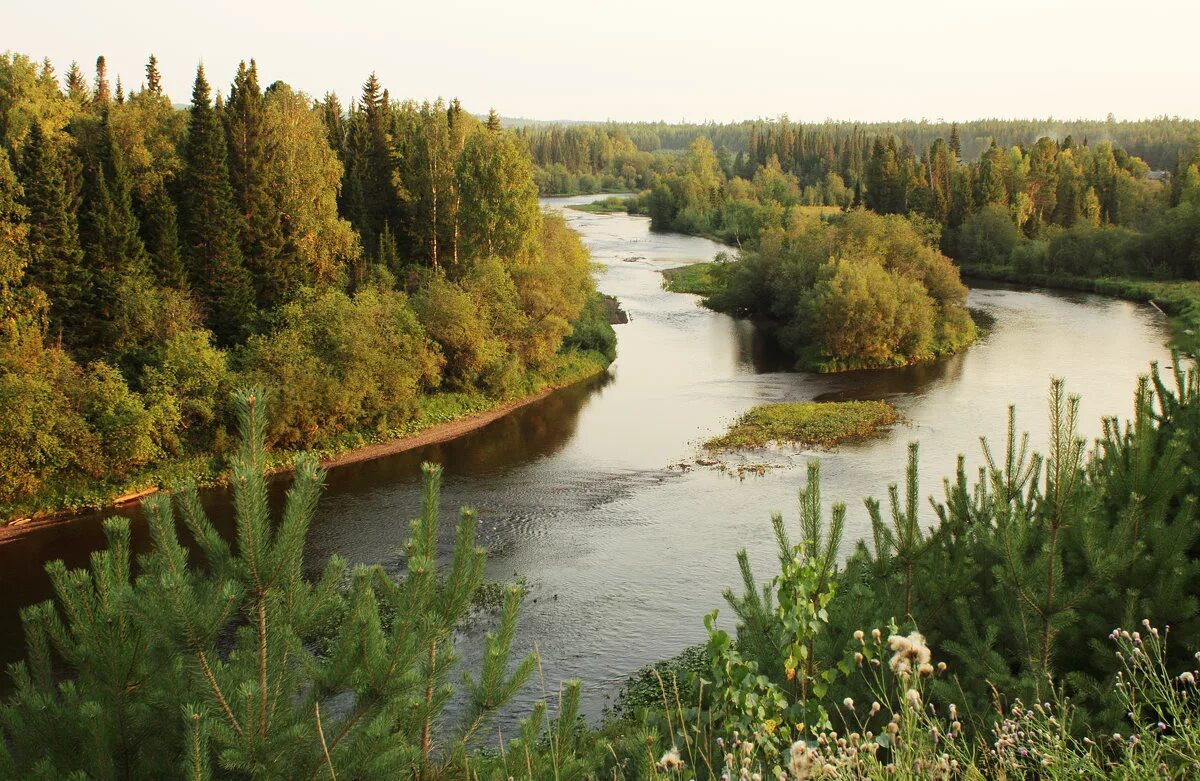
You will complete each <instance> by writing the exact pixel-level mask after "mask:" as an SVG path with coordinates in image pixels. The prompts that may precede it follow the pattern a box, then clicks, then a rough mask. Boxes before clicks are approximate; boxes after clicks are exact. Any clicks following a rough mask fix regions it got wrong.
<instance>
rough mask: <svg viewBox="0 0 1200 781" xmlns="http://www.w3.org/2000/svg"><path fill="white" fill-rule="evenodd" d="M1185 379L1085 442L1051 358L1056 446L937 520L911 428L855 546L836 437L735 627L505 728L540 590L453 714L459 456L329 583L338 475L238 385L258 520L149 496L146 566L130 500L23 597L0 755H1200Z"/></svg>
mask: <svg viewBox="0 0 1200 781" xmlns="http://www.w3.org/2000/svg"><path fill="white" fill-rule="evenodd" d="M1173 380H1174V382H1173V383H1169V381H1168V382H1164V381H1163V380H1162V379H1161V377H1160V376H1159V374H1158V373H1157V371H1156V372H1154V373H1153V374H1152V375H1150V376H1148V377H1144V378H1142V379H1141V381H1140V382H1139V384H1138V386H1137V392H1136V394H1135V402H1134V412H1133V418H1132V420H1130V421H1129V422H1127V423H1125V424H1123V425H1122V424H1119V423H1118V422H1117V421H1116V420H1112V421H1109V422H1108V423H1107V424H1106V426H1105V431H1104V436H1103V437H1102V438H1101V439H1099V440H1098V441H1097V442H1096V443H1095V444H1094V445H1093V446H1092V447H1091V448H1089V447H1088V446H1087V444H1086V443H1085V442H1084V441H1083V440H1082V439H1080V438H1078V437H1077V436H1076V434H1075V429H1074V426H1075V419H1076V415H1077V408H1078V405H1077V400H1076V399H1074V398H1071V397H1069V396H1067V394H1066V391H1065V388H1064V387H1063V384H1062V383H1061V382H1059V381H1055V382H1054V383H1053V385H1052V387H1051V393H1050V416H1051V433H1050V440H1049V442H1048V443H1047V445H1048V447H1047V450H1046V452H1045V454H1044V455H1042V454H1038V453H1034V452H1033V451H1031V450H1030V449H1029V443H1028V440H1027V438H1026V437H1021V436H1019V435H1018V434H1017V431H1016V423H1015V416H1014V417H1013V418H1012V419H1011V422H1010V427H1009V431H1008V433H1007V436H1006V438H1005V439H1004V440H1003V442H1002V443H1001V446H1000V448H999V449H998V450H997V449H994V448H993V447H991V446H989V445H988V444H987V442H986V440H985V442H984V446H983V454H984V463H983V466H982V467H981V468H980V469H979V471H978V478H977V481H976V482H975V483H974V485H972V484H971V482H970V480H969V478H968V470H967V466H966V463H965V459H961V458H960V462H959V468H958V473H957V476H956V477H953V478H950V479H947V480H946V481H945V496H944V497H943V499H942V500H940V501H937V500H934V499H932V497H931V498H930V500H929V504H930V509H931V510H932V518H930V519H929V520H928V522H923V521H922V518H921V515H922V512H921V508H920V505H921V499H920V487H919V485H918V483H917V451H916V447H915V445H914V446H913V447H912V448H911V449H910V459H909V463H908V467H907V470H906V478H905V481H904V485H903V489H901V488H900V487H899V486H897V485H893V486H891V488H890V489H889V504H890V512H887V513H885V511H884V509H883V507H882V505H881V503H880V502H878V501H876V500H873V499H868V500H867V501H866V507H867V511H868V513H869V515H870V517H871V522H872V527H873V538H874V544H873V545H872V546H871V547H868V546H867V545H866V543H865V542H860V543H858V545H857V546H856V547H855V549H854V552H853V553H852V554H851V555H850V557H849V559H848V560H847V561H845V563H844V564H842V563H839V562H841V561H842V559H841V543H842V534H843V529H844V522H845V517H846V508H845V506H844V505H842V504H834V505H833V507H832V510H831V512H830V514H829V516H828V517H825V514H824V512H823V503H822V498H821V492H820V475H819V468H818V464H817V463H816V462H814V463H813V464H812V465H810V467H809V474H808V480H807V483H806V485H805V486H804V488H803V489H802V490H801V492H800V502H799V505H800V509H799V524H798V526H797V527H796V528H795V529H794V530H793V529H792V528H789V527H790V524H787V523H785V522H784V520H783V517H782V516H780V515H776V516H775V517H774V518H773V519H772V526H773V528H774V533H775V537H776V539H777V542H778V546H779V567H780V569H779V572H778V574H776V575H774V576H773V577H772V578H771V579H770V580H768V581H766V582H765V583H760V582H759V581H758V580H757V578H756V577H755V574H754V572H753V571H752V568H751V566H750V564H749V560H748V558H747V556H746V553H745V552H744V551H741V552H739V553H738V562H739V564H740V567H741V571H742V575H743V579H744V584H743V587H744V591H743V592H742V593H738V592H736V591H734V590H732V589H729V590H727V591H726V594H725V598H726V600H727V602H728V603H729V606H730V607H731V609H732V611H733V613H734V615H735V616H736V618H737V621H736V628H735V629H734V631H733V632H732V633H731V632H730V631H727V630H726V629H724V628H721V627H720V626H719V625H718V623H717V618H718V613H717V611H714V612H713V613H712V614H710V615H709V616H708V617H707V619H706V621H705V623H706V626H707V628H708V634H709V640H708V643H707V645H706V646H705V647H704V648H702V649H700V650H692V651H689V652H687V653H686V654H685V655H684V656H683V657H682V658H681V659H680V660H679V661H678V662H677V663H675V664H671V665H664V666H661V668H656V669H655V670H652V671H648V672H647V673H644V674H642V675H641V676H640V678H639V679H638V680H639V681H640V682H641V684H642V685H641V686H640V688H639V689H637V690H635V691H632V692H631V693H629V694H628V695H627V696H626V697H624V698H623V699H622V705H623V707H621V708H620V709H619V710H617V711H615V712H613V713H611V714H610V715H609V717H608V718H607V719H606V720H605V721H604V722H603V723H602V724H600V725H598V726H590V725H587V724H586V723H584V722H582V721H581V720H580V719H579V717H578V709H577V708H578V694H579V683H578V682H569V683H567V684H565V685H564V686H563V687H562V688H561V689H560V690H559V695H558V696H557V697H556V698H554V699H553V700H552V701H551V702H550V703H549V704H547V703H544V702H543V703H539V704H537V705H536V706H535V707H534V709H533V711H532V713H531V714H530V715H529V716H528V717H527V718H526V719H524V720H523V721H522V722H521V725H520V728H519V729H518V730H517V731H516V734H513V735H510V737H509V739H508V740H507V741H504V742H502V743H499V744H495V743H492V742H491V740H490V739H485V738H483V737H482V736H483V735H485V734H486V732H485V730H486V725H487V724H488V722H489V720H490V719H492V718H494V717H495V715H496V714H497V712H498V710H499V709H501V708H503V707H504V705H505V704H506V703H508V702H509V701H511V699H512V697H513V696H514V695H515V694H516V693H517V692H518V691H519V690H520V689H521V688H522V687H523V686H524V685H525V684H526V683H527V680H528V679H529V678H530V676H531V675H532V674H533V672H534V670H535V669H536V665H537V659H536V657H535V656H528V657H523V658H520V659H518V658H514V655H513V639H514V633H515V629H516V622H517V618H518V613H519V607H520V599H521V595H522V593H523V591H522V589H521V588H520V587H519V586H514V587H513V588H511V589H510V590H509V591H508V593H507V596H506V598H505V600H504V604H503V607H502V608H501V609H500V611H499V615H498V616H497V617H496V618H495V621H496V631H495V632H494V633H492V634H489V635H488V638H487V641H486V651H485V653H484V655H483V660H482V668H481V670H480V671H479V672H478V673H477V674H472V673H469V672H467V673H464V674H463V675H462V682H463V683H462V689H461V691H460V694H459V696H460V697H462V698H463V701H464V702H465V703H466V705H465V708H464V709H463V710H462V713H461V717H460V718H455V719H450V718H449V716H448V714H447V712H446V705H447V703H448V702H449V700H450V698H451V696H452V695H453V693H454V691H455V689H454V687H453V686H452V684H451V683H450V681H451V675H452V673H453V671H454V670H455V669H456V668H457V664H456V657H455V654H454V645H455V631H454V630H455V627H456V626H458V625H459V624H460V623H461V622H462V621H464V620H465V619H466V618H467V616H468V614H469V613H470V612H471V605H472V603H473V602H474V601H475V595H476V594H477V593H478V592H479V591H480V589H481V587H482V573H483V561H484V553H483V551H482V550H480V549H478V548H477V547H476V546H475V536H474V531H475V518H474V514H473V513H471V512H470V511H464V512H463V514H462V516H461V518H460V521H459V523H458V526H457V530H456V532H455V536H454V539H455V543H454V547H453V552H452V554H451V555H450V556H449V559H448V560H447V561H446V563H445V564H441V563H439V558H438V556H437V553H436V551H437V548H436V541H437V539H438V523H439V522H438V478H439V470H438V469H437V468H436V467H432V466H429V467H426V469H425V488H424V493H423V497H422V503H421V510H420V513H419V516H418V518H417V520H415V521H414V522H413V525H412V537H411V539H410V541H409V543H408V545H407V546H406V549H405V550H406V567H405V569H404V572H403V574H402V575H401V577H400V578H399V579H398V580H394V579H393V578H392V577H390V576H389V575H388V574H386V573H385V572H383V570H382V569H381V568H379V567H358V568H355V569H353V570H351V571H348V570H347V568H346V566H345V564H344V563H343V562H341V561H340V560H339V559H338V558H336V557H335V558H334V559H332V560H331V561H330V562H329V563H328V564H327V566H326V568H325V570H324V572H323V573H322V574H321V575H320V577H319V578H318V579H317V580H315V581H313V580H310V579H308V578H307V577H306V576H305V575H304V574H303V571H302V566H301V565H302V559H303V551H304V541H305V536H306V533H307V531H308V525H309V523H310V520H311V517H312V513H313V510H314V507H315V505H316V503H317V501H318V499H319V495H320V491H321V484H322V480H323V474H322V472H321V471H320V470H319V469H318V468H317V467H316V462H315V460H314V459H313V457H312V456H311V455H306V454H305V455H301V456H299V457H298V458H297V461H296V479H295V482H294V484H293V485H292V487H291V489H290V490H289V492H288V495H287V498H286V501H285V502H284V506H283V513H282V516H281V518H280V519H279V521H277V522H273V521H272V519H271V517H270V507H269V503H268V499H267V490H266V479H265V466H266V460H265V456H266V444H265V434H266V431H267V430H268V422H267V417H266V410H265V409H264V407H265V404H266V401H265V398H264V395H263V393H262V391H261V390H258V389H251V390H248V391H243V392H240V393H238V394H237V395H236V398H235V406H236V408H237V410H238V415H237V417H238V419H239V420H240V422H241V429H242V441H241V445H240V446H239V447H238V449H237V450H236V454H235V456H234V457H233V459H232V468H233V475H234V478H233V481H232V485H233V488H234V502H235V520H236V522H235V531H234V537H235V539H234V540H233V542H232V544H231V543H230V542H227V541H226V540H224V539H223V538H222V537H221V536H220V534H218V533H217V531H216V530H215V529H214V527H213V526H212V525H211V524H210V523H209V521H208V520H207V519H206V517H205V514H204V510H203V508H201V506H200V504H199V501H198V498H197V494H196V491H195V488H194V486H187V485H185V486H183V487H181V488H180V489H179V490H178V491H177V492H176V493H175V495H174V496H166V495H159V496H155V497H152V498H151V499H150V500H148V502H147V511H148V515H149V518H150V527H151V538H152V539H151V547H150V550H149V551H148V552H147V553H145V554H144V555H142V556H141V557H139V561H138V567H137V573H138V574H136V575H135V574H134V570H133V568H132V566H131V565H132V561H131V553H130V549H129V527H128V522H127V521H125V520H123V519H114V520H111V521H109V522H108V524H107V525H106V531H107V533H108V536H109V547H108V549H107V550H105V551H102V552H99V553H96V554H95V555H94V556H93V558H92V565H91V567H90V569H88V570H74V571H68V570H67V569H66V568H65V567H64V566H63V565H62V564H61V563H52V564H50V565H49V566H48V572H49V574H50V577H51V580H52V581H53V583H54V588H55V597H54V599H53V600H52V601H49V602H46V603H43V604H40V605H36V606H32V607H30V608H27V609H26V610H25V611H24V613H23V615H22V620H23V622H24V625H25V632H26V638H27V643H28V655H27V658H26V660H25V661H23V662H20V663H18V664H16V665H14V666H13V667H12V668H11V669H10V675H11V676H12V680H13V691H12V694H11V695H9V697H8V698H7V699H6V701H5V702H4V704H3V706H2V707H0V735H2V739H0V774H2V777H4V778H21V779H39V778H40V779H60V778H77V779H116V778H123V779H142V778H145V779H150V778H160V777H162V774H163V773H164V772H171V773H177V774H178V775H181V776H184V777H187V778H193V779H200V780H201V781H204V780H206V779H240V778H244V779H272V778H324V777H329V778H336V777H341V778H357V779H370V778H396V777H413V778H421V779H439V778H472V779H475V778H479V779H506V778H520V779H530V780H532V779H539V780H540V779H551V778H553V779H564V778H577V779H586V778H592V779H689V778H696V779H717V778H726V779H732V778H741V779H747V781H751V780H752V779H755V778H775V779H785V778H786V779H797V780H798V779H809V778H829V779H838V778H841V779H861V778H871V779H893V778H906V779H918V778H921V779H925V778H945V779H960V778H962V779H982V778H1015V777H1021V778H1025V777H1038V778H1064V779H1066V778H1079V777H1113V778H1127V779H1141V778H1180V779H1182V778H1190V777H1194V776H1195V774H1196V772H1197V770H1198V769H1200V764H1198V763H1200V704H1198V701H1197V698H1198V695H1200V691H1198V690H1197V683H1196V682H1197V676H1200V670H1198V669H1197V658H1200V656H1198V655H1196V654H1194V653H1193V652H1194V651H1195V650H1196V649H1197V647H1198V646H1200V604H1198V603H1197V600H1196V598H1195V594H1196V593H1197V586H1198V585H1200V584H1198V583H1197V579H1198V578H1200V558H1198V553H1200V552H1198V551H1197V547H1196V546H1197V544H1198V540H1200V533H1198V532H1200V526H1198V519H1197V516H1196V511H1197V508H1196V504H1195V497H1196V495H1197V485H1196V482H1197V474H1200V473H1198V472H1197V464H1196V463H1195V461H1196V454H1197V453H1198V452H1200V449H1198V448H1197V444H1200V443H1198V442H1197V440H1198V439H1200V402H1198V399H1200V396H1198V394H1200V383H1198V382H1197V378H1196V376H1195V375H1193V374H1186V375H1185V374H1184V373H1183V372H1182V370H1180V369H1176V370H1175V372H1174V376H1173ZM176 512H178V516H177V515H176ZM180 521H181V522H182V523H183V525H184V526H185V527H186V529H187V532H188V535H189V536H190V538H191V539H193V540H194V547H193V548H190V549H189V548H188V547H185V546H184V545H182V544H181V541H180V538H179V536H178V532H177V530H176V525H177V523H179V522H180ZM1105 638H1107V639H1105ZM660 670H662V671H660ZM648 679H649V680H652V681H653V682H654V684H655V685H654V687H653V688H650V687H647V686H645V685H644V684H645V682H646V681H647V680H648ZM80 746H86V747H87V748H88V750H87V751H80V750H79V747H80ZM168 769H170V770H168Z"/></svg>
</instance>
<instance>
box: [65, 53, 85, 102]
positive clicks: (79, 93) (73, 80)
mask: <svg viewBox="0 0 1200 781" xmlns="http://www.w3.org/2000/svg"><path fill="white" fill-rule="evenodd" d="M66 85H67V97H68V98H70V99H71V102H72V103H74V104H75V105H77V106H82V105H84V104H85V103H87V102H88V101H89V100H91V93H90V92H89V91H88V85H87V80H86V79H85V78H84V77H83V71H82V70H80V69H79V63H78V62H72V63H71V67H70V68H68V69H67V75H66Z"/></svg>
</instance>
